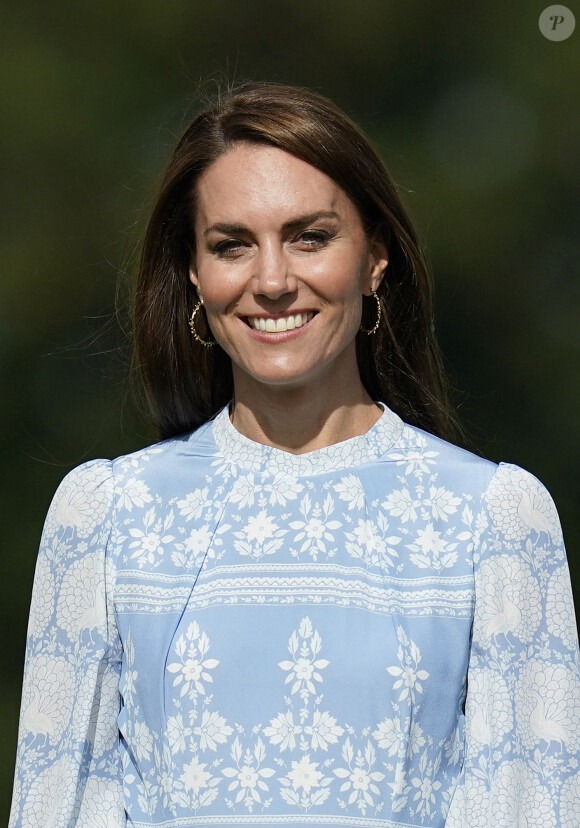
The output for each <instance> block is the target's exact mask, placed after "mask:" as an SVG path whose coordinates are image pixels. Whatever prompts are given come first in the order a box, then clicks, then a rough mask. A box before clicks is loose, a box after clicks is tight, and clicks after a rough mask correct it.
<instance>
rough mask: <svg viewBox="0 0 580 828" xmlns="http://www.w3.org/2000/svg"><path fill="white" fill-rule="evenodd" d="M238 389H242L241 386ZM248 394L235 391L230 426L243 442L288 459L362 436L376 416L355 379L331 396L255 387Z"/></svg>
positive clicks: (304, 390)
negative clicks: (278, 451) (274, 450)
mask: <svg viewBox="0 0 580 828" xmlns="http://www.w3.org/2000/svg"><path fill="white" fill-rule="evenodd" d="M242 386H244V384H243V383H242ZM253 390H254V392H257V393H252V394H248V393H247V389H246V388H244V387H242V388H240V387H239V384H238V385H235V393H234V400H235V403H234V405H233V407H232V409H231V410H230V418H231V421H232V424H233V425H234V427H235V428H236V430H237V431H239V432H240V433H241V434H243V435H244V436H246V437H249V438H250V439H251V440H254V441H255V442H258V443H263V444H264V445H267V446H273V447H274V448H279V449H282V450H284V451H288V452H291V453H293V454H303V453H305V452H308V451H314V450H316V449H319V448H324V447H326V446H330V445H333V444H334V443H340V442H342V441H343V440H348V439H350V438H351V437H356V436H358V435H359V434H365V433H366V432H367V431H368V430H369V429H370V428H371V427H372V426H373V425H374V424H375V423H376V421H377V420H378V419H379V417H380V416H381V409H380V408H379V406H377V405H376V404H375V403H374V402H373V400H372V399H371V398H370V397H369V395H368V394H367V392H366V390H365V388H364V386H363V384H362V382H360V379H359V381H358V383H351V387H349V388H345V384H344V382H343V383H341V384H340V388H339V389H336V391H337V393H332V391H331V390H330V389H320V390H318V391H316V390H313V389H312V387H311V386H309V387H302V388H292V389H288V388H284V389H281V388H276V387H270V386H264V385H260V387H259V388H258V389H253Z"/></svg>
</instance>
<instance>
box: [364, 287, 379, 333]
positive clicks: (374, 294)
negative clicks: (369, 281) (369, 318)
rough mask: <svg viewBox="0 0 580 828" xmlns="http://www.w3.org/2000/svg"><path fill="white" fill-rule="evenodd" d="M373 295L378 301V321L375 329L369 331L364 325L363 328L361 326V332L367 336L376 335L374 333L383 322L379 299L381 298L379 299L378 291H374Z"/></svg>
mask: <svg viewBox="0 0 580 828" xmlns="http://www.w3.org/2000/svg"><path fill="white" fill-rule="evenodd" d="M372 295H373V297H374V298H375V299H376V301H377V321H376V322H375V325H374V327H373V328H371V329H370V330H369V331H367V329H366V328H363V326H362V325H361V326H360V328H359V331H362V332H363V333H366V334H369V335H370V334H374V333H375V331H377V330H378V328H379V324H380V321H381V300H380V299H379V297H378V295H377V292H376V290H373V291H372Z"/></svg>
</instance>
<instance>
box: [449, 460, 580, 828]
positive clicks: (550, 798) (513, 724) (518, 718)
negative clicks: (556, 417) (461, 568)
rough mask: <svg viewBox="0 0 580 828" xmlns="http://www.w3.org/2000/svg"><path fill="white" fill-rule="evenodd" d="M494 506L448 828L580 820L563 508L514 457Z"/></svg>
mask: <svg viewBox="0 0 580 828" xmlns="http://www.w3.org/2000/svg"><path fill="white" fill-rule="evenodd" d="M485 502H486V509H487V520H488V527H487V531H486V533H485V535H484V536H483V541H482V544H481V547H480V551H479V554H478V556H477V557H476V559H475V562H474V564H475V612H474V622H473V634H472V643H471V653H470V663H469V670H468V677H467V695H466V701H465V720H464V725H465V729H464V739H465V759H464V766H463V771H462V775H461V777H460V779H459V782H458V786H457V788H456V790H455V793H454V796H453V798H452V802H451V806H450V809H449V813H448V816H447V821H446V826H447V828H489V826H490V825H493V826H494V828H512V827H513V826H516V825H518V826H519V825H522V826H523V825H525V826H526V827H527V828H578V825H580V770H579V765H580V669H579V655H578V637H577V629H576V621H575V616H574V605H573V600H572V591H571V588H570V577H569V573H568V566H567V563H566V554H565V551H564V546H563V540H562V531H561V528H560V522H559V519H558V514H557V512H556V508H555V506H554V503H553V501H552V499H551V497H550V495H549V494H548V492H547V491H546V489H545V488H544V486H542V484H541V483H540V482H539V481H538V480H536V478H535V477H533V476H532V475H531V474H529V473H528V472H526V471H524V470H523V469H520V468H519V467H517V466H513V465H510V464H503V463H502V464H500V466H499V467H498V469H497V471H496V472H495V474H494V477H493V479H492V480H491V483H490V485H489V487H488V489H487V491H486V494H485Z"/></svg>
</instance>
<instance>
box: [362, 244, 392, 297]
mask: <svg viewBox="0 0 580 828" xmlns="http://www.w3.org/2000/svg"><path fill="white" fill-rule="evenodd" d="M370 247H371V249H370V254H369V259H370V265H371V270H370V274H369V279H368V281H367V286H368V293H367V292H366V291H365V294H366V295H367V296H370V295H371V293H372V292H373V290H374V291H376V290H378V287H379V285H380V283H381V282H382V280H383V276H384V275H385V270H386V269H387V265H388V264H389V251H388V250H387V246H386V244H385V243H384V242H383V241H381V240H380V239H376V238H375V239H372V240H371V246H370Z"/></svg>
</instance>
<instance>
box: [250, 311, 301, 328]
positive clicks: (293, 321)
mask: <svg viewBox="0 0 580 828" xmlns="http://www.w3.org/2000/svg"><path fill="white" fill-rule="evenodd" d="M316 313H317V311H312V310H310V311H300V312H298V313H292V314H284V315H281V314H280V315H276V316H245V317H244V321H245V323H246V324H247V325H249V326H250V327H251V328H253V329H254V330H256V331H261V332H266V333H282V332H284V331H293V330H294V329H295V328H301V327H302V326H303V325H306V323H307V322H310V320H311V319H312V318H313V316H315V314H316Z"/></svg>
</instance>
